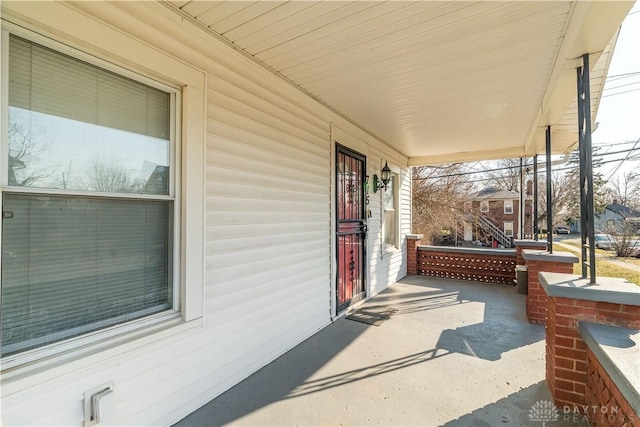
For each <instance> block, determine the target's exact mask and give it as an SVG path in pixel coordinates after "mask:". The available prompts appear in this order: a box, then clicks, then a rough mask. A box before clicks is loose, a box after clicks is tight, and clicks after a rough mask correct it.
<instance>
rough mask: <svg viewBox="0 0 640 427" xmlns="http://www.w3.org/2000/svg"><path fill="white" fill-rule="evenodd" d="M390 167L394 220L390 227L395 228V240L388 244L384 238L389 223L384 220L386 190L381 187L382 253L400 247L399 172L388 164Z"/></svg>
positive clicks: (396, 249)
mask: <svg viewBox="0 0 640 427" xmlns="http://www.w3.org/2000/svg"><path fill="white" fill-rule="evenodd" d="M389 167H390V169H391V176H392V177H393V179H392V180H391V182H392V185H393V186H392V190H393V211H394V213H395V215H394V219H395V220H394V221H393V224H391V226H392V227H394V229H395V242H393V244H388V243H387V239H386V234H387V227H388V226H389V224H387V220H386V213H387V207H386V205H385V202H384V195H385V193H386V191H385V190H384V189H383V191H382V192H381V197H382V245H383V247H384V251H383V253H384V254H386V253H389V252H396V251H398V249H399V248H400V218H399V217H400V215H399V213H400V172H399V170H398V168H395V167H393V166H389Z"/></svg>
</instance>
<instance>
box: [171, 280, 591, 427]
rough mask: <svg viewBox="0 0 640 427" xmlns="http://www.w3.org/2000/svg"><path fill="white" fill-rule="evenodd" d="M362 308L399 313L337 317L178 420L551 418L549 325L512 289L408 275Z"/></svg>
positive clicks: (492, 421)
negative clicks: (533, 316) (366, 320)
mask: <svg viewBox="0 0 640 427" xmlns="http://www.w3.org/2000/svg"><path fill="white" fill-rule="evenodd" d="M361 308H368V309H374V310H375V309H380V308H394V309H397V310H398V311H397V312H396V313H395V314H393V315H392V317H391V318H390V319H389V320H386V321H385V322H384V323H383V324H382V325H380V326H371V325H367V324H363V323H358V322H355V321H352V320H347V319H344V318H343V319H340V320H338V321H336V322H334V323H333V324H332V325H330V326H328V327H326V328H324V329H323V330H321V331H320V332H318V333H317V334H315V335H314V336H312V337H311V338H309V339H308V340H306V341H305V342H303V343H302V344H300V345H298V346H297V347H295V348H294V349H292V350H291V351H289V352H287V353H286V354H284V355H283V356H281V357H279V358H278V359H276V360H275V361H274V362H272V363H270V364H269V365H267V366H266V367H264V368H262V369H261V370H259V371H258V372H256V373H255V374H253V375H252V376H250V377H249V378H247V379H246V380H244V381H243V382H241V383H240V384H238V385H236V386H235V387H233V388H232V389H230V390H228V391H227V392H225V393H224V394H222V395H220V396H219V397H217V398H216V399H214V400H212V401H211V402H209V403H208V404H206V405H205V406H203V407H202V408H200V409H199V410H197V411H195V412H193V413H192V414H191V415H189V416H187V417H186V418H184V419H183V420H181V421H180V422H179V423H178V424H176V425H177V426H217V425H224V424H232V425H245V426H249V425H250V426H267V425H313V426H319V425H322V426H324V425H349V426H356V425H358V426H361V425H362V426H363V425H385V426H399V425H402V426H406V425H429V426H431V425H445V426H542V422H538V421H532V420H530V419H529V410H530V408H531V406H532V405H533V404H534V403H536V402H538V401H540V400H550V394H549V391H548V387H547V384H546V382H545V379H544V372H545V366H544V363H545V362H544V358H545V355H544V347H545V343H544V327H543V326H539V325H530V324H529V323H528V322H527V320H526V315H525V297H524V296H523V295H518V294H517V293H516V290H515V288H513V287H505V286H500V285H491V284H484V283H476V282H462V281H454V280H447V279H435V278H426V277H416V276H410V277H407V278H405V279H403V280H401V281H400V282H399V283H396V284H395V285H393V286H392V287H390V288H389V289H387V290H386V291H384V292H382V293H381V294H379V295H377V296H376V297H374V298H372V299H371V300H370V301H368V302H367V303H366V304H364V306H363V307H361ZM575 421H576V420H563V416H562V415H561V416H560V420H558V421H557V422H547V423H546V426H576V427H577V426H586V425H588V424H587V423H584V422H581V420H580V421H578V422H575Z"/></svg>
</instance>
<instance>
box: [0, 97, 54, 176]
mask: <svg viewBox="0 0 640 427" xmlns="http://www.w3.org/2000/svg"><path fill="white" fill-rule="evenodd" d="M24 119H25V118H24V117H20V113H19V112H17V111H13V110H11V111H10V112H9V128H8V130H7V134H8V137H9V164H8V167H9V176H8V179H9V185H15V186H18V187H31V186H33V185H36V184H37V183H38V181H40V180H42V179H45V178H48V177H49V176H50V175H51V174H52V173H54V172H55V169H56V168H55V167H51V168H47V169H35V168H33V166H32V163H33V161H34V159H35V158H37V157H38V156H39V155H42V154H43V153H45V152H46V151H47V145H48V144H47V140H46V137H45V136H44V132H39V131H38V130H37V129H35V130H34V128H33V127H31V126H27V125H25V122H26V120H24Z"/></svg>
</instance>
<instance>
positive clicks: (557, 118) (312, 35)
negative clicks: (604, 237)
mask: <svg viewBox="0 0 640 427" xmlns="http://www.w3.org/2000/svg"><path fill="white" fill-rule="evenodd" d="M171 3H172V4H173V6H174V7H175V10H176V11H178V10H179V11H180V12H179V13H182V14H184V15H188V17H189V18H190V19H193V20H194V21H195V22H197V23H199V24H200V25H202V26H204V27H207V28H208V30H209V31H211V32H212V33H215V34H217V35H218V36H219V37H222V38H224V39H225V40H226V41H227V42H229V43H231V44H233V45H234V46H235V47H236V48H237V49H240V50H242V51H244V52H245V53H246V54H247V55H249V56H251V57H252V58H254V59H255V60H256V61H259V62H260V63H262V64H264V65H265V66H266V67H269V68H270V69H271V70H273V71H275V72H276V73H278V74H280V75H282V76H283V77H284V78H285V79H287V80H289V81H290V82H292V83H293V84H295V85H297V86H299V87H300V88H301V89H302V90H304V91H305V92H307V93H308V94H310V95H311V96H313V97H314V98H316V99H317V100H319V101H321V102H322V103H324V104H325V105H327V106H329V107H330V108H332V109H333V110H335V111H337V112H338V113H340V114H341V115H343V116H345V117H347V118H348V119H350V120H351V121H353V122H355V123H356V124H358V125H359V126H360V127H362V128H363V129H365V130H367V131H368V132H370V133H371V134H373V135H375V136H376V137H378V138H380V139H381V140H383V141H384V142H386V143H387V144H389V145H390V146H392V147H394V148H396V149H397V150H398V151H400V152H401V153H403V154H404V155H406V156H407V157H409V159H410V160H409V162H410V164H425V163H439V162H447V161H465V160H477V159H491V158H501V157H518V156H526V155H533V154H536V153H542V152H543V151H544V129H545V127H546V126H547V125H551V126H552V130H553V150H554V152H566V151H567V150H569V149H571V148H573V147H574V146H575V142H576V139H577V123H576V116H577V115H576V108H575V99H576V71H575V69H576V67H577V66H579V65H580V64H581V59H579V58H580V57H581V55H582V54H584V53H589V54H590V60H591V66H592V69H593V72H592V75H591V80H592V87H591V90H592V98H593V99H592V105H593V107H594V109H595V108H596V107H597V105H598V101H599V97H600V94H601V90H602V87H603V83H604V77H605V76H606V71H607V67H608V64H609V61H610V58H611V55H610V53H611V46H612V42H615V35H616V34H617V30H618V28H619V26H620V24H621V22H622V20H623V19H624V17H625V16H626V14H627V12H628V11H629V9H630V8H631V6H632V5H633V1H628V2H585V1H574V2H560V1H545V2H536V1H531V2H457V1H451V2H435V1H389V2H383V1H352V2H343V1H285V2H283V1H172V2H171ZM603 53H604V54H603ZM594 114H595V111H594Z"/></svg>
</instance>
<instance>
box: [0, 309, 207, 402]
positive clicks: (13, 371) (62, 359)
mask: <svg viewBox="0 0 640 427" xmlns="http://www.w3.org/2000/svg"><path fill="white" fill-rule="evenodd" d="M202 326H203V319H202V318H198V319H194V320H192V321H189V322H185V321H184V320H183V319H182V317H181V316H180V315H179V314H178V313H160V314H158V315H156V316H151V317H149V318H146V319H143V320H138V321H133V322H131V323H129V324H124V325H116V326H113V327H111V328H107V329H104V330H100V331H96V332H94V333H89V334H85V335H83V336H80V337H76V338H71V339H68V340H65V341H61V342H59V343H54V344H50V345H48V346H45V347H41V348H37V349H34V350H30V351H26V352H23V353H18V354H14V355H9V356H5V357H3V358H2V362H1V364H2V370H1V372H0V373H1V374H2V389H3V395H10V394H13V393H16V392H18V391H21V390H24V389H26V388H29V387H32V386H34V385H37V384H39V383H42V382H44V381H47V380H50V379H54V378H59V377H60V376H62V375H66V374H70V373H73V372H77V371H79V370H82V369H86V368H89V367H91V366H93V365H96V364H99V363H103V362H106V361H108V360H111V359H114V358H118V357H120V356H122V355H124V354H126V353H130V352H133V351H136V350H138V349H140V348H142V347H148V346H149V345H153V344H155V343H157V342H160V341H162V340H165V339H167V338H169V337H172V336H175V335H177V334H184V333H186V332H188V331H191V330H195V329H199V328H201V327H202Z"/></svg>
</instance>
